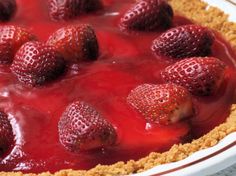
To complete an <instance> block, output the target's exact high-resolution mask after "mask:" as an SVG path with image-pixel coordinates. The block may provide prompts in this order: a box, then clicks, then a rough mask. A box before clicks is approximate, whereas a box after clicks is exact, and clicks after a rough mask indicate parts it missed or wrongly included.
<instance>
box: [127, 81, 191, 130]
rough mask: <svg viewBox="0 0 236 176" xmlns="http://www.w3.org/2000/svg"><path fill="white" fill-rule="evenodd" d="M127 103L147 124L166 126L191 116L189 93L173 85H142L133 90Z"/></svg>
mask: <svg viewBox="0 0 236 176" xmlns="http://www.w3.org/2000/svg"><path fill="white" fill-rule="evenodd" d="M127 102H128V104H130V105H131V106H133V107H134V108H135V109H136V110H138V111H139V112H140V113H141V114H142V115H143V116H144V118H145V119H146V120H147V121H148V122H154V123H160V124H162V125H168V124H171V123H176V122H178V121H180V120H181V119H184V118H187V117H190V116H192V115H193V104H192V99H191V96H190V93H189V92H188V91H187V90H186V89H185V88H184V87H182V86H178V85H175V84H160V85H154V84H143V85H140V86H138V87H136V88H135V89H133V90H132V91H131V92H130V94H129V96H128V97H127Z"/></svg>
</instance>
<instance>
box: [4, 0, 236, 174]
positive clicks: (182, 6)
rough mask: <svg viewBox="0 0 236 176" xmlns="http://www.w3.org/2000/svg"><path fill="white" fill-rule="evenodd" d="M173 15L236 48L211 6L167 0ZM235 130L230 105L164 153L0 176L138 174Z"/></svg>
mask: <svg viewBox="0 0 236 176" xmlns="http://www.w3.org/2000/svg"><path fill="white" fill-rule="evenodd" d="M169 3H170V4H171V5H172V7H173V9H174V11H175V13H176V14H180V15H182V16H186V17H188V18H189V19H191V20H193V21H194V22H196V23H198V24H201V25H203V26H206V27H209V28H211V29H214V30H216V31H218V32H219V33H221V34H222V36H223V37H224V38H225V39H226V40H227V41H229V42H230V43H231V45H232V46H233V48H236V23H233V22H229V21H228V15H226V14H225V13H224V12H223V11H221V10H219V9H217V8H215V7H211V6H209V5H208V4H206V3H205V2H202V1H200V0H169ZM235 131H236V105H232V108H231V114H230V116H229V117H228V119H227V121H226V122H225V123H223V124H221V125H219V126H218V127H216V128H214V129H213V130H211V131H210V132H209V133H208V134H206V135H204V136H202V137H201V138H199V139H196V140H193V141H192V142H191V143H186V144H178V145H174V146H172V148H171V149H170V150H169V151H167V152H164V153H155V152H153V153H150V154H149V155H148V156H146V157H144V158H142V159H140V160H138V161H134V160H130V161H128V162H126V163H125V162H122V161H121V162H118V163H115V164H113V165H108V166H107V165H98V166H96V167H95V168H93V169H90V170H88V171H83V170H81V171H75V170H61V171H58V172H56V173H55V174H51V173H49V172H45V173H41V174H23V173H20V172H0V176H52V175H55V176H114V175H129V174H132V173H140V172H143V171H145V170H148V169H150V168H152V167H154V166H157V165H161V164H165V163H170V162H176V161H179V160H182V159H185V158H186V157H188V156H190V155H191V154H192V153H194V152H196V151H199V150H202V149H206V148H209V147H212V146H214V145H216V144H217V143H218V142H219V141H220V140H221V139H223V138H224V137H225V136H227V135H228V134H230V133H232V132H235Z"/></svg>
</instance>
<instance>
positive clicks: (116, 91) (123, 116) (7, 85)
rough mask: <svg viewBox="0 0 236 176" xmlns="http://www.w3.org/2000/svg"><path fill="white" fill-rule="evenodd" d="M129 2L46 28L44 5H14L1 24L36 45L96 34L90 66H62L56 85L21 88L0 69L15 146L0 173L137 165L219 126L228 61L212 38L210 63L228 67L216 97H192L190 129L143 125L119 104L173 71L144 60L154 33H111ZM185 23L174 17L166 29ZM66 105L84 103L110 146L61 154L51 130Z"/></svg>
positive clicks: (28, 1)
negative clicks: (68, 30) (65, 32)
mask: <svg viewBox="0 0 236 176" xmlns="http://www.w3.org/2000/svg"><path fill="white" fill-rule="evenodd" d="M131 2H132V1H131V0H129V1H125V0H119V1H118V0H104V4H105V8H104V10H103V11H100V12H97V13H95V14H89V15H85V16H80V17H78V18H77V19H75V20H72V21H70V22H53V21H51V20H50V19H49V16H48V9H47V3H46V0H40V1H37V0H34V1H32V0H18V1H17V3H18V12H17V14H16V16H15V17H14V18H13V20H12V21H11V22H10V23H9V24H14V25H20V26H23V27H26V28H29V29H30V30H32V31H33V33H35V34H36V35H37V36H38V39H39V40H40V41H46V40H47V38H48V37H49V35H50V34H51V33H52V32H54V31H55V30H57V29H58V28H60V27H62V26H66V25H68V24H77V23H89V24H91V25H92V26H93V27H94V29H95V31H96V33H97V37H98V40H99V45H100V56H99V58H98V60H97V61H95V62H84V63H80V64H78V65H71V66H68V71H67V72H66V73H65V75H63V76H62V77H61V78H60V79H58V80H56V81H54V82H53V83H50V84H47V85H45V86H42V87H40V88H27V87H25V86H22V85H21V84H19V82H18V81H17V80H16V79H15V78H14V77H13V75H12V74H11V73H10V71H9V68H8V67H1V69H0V75H1V76H0V108H1V109H3V110H4V111H5V112H7V113H8V114H9V115H10V118H11V123H12V124H13V128H14V133H15V134H16V145H15V146H14V148H13V149H12V151H10V152H9V153H7V154H6V155H5V156H4V158H3V159H2V160H0V171H23V172H25V173H28V172H34V173H39V172H43V171H51V172H55V171H58V170H60V169H68V168H72V169H89V168H91V167H94V166H95V165H97V164H112V163H115V162H117V161H120V160H122V161H127V160H130V159H139V158H141V157H143V156H146V155H147V154H148V153H150V152H151V151H157V152H162V151H166V150H168V149H169V148H170V147H171V146H172V145H173V144H176V143H180V142H186V141H189V140H190V139H192V138H197V137H199V136H201V135H203V134H205V133H207V132H208V131H209V130H211V129H212V128H214V127H215V126H217V125H219V124H220V123H222V122H224V120H225V119H226V117H227V116H228V114H229V110H230V105H231V104H232V103H233V102H234V98H233V97H234V90H235V72H234V68H235V61H234V58H236V55H235V53H234V51H233V50H232V48H231V47H230V46H229V44H227V42H225V41H224V40H223V39H222V38H221V37H220V36H219V34H215V35H216V41H215V43H214V45H213V53H212V55H213V56H215V57H218V58H220V59H222V60H223V61H224V62H225V63H226V64H227V65H228V66H229V68H228V71H227V74H226V80H225V82H224V84H223V86H222V87H221V89H220V90H219V91H218V93H217V95H214V96H210V97H204V98H199V97H194V104H195V111H196V116H194V117H192V118H191V119H190V120H189V121H190V122H189V121H182V122H179V123H177V124H174V125H170V126H161V125H158V124H157V125H153V124H147V123H146V122H145V120H144V119H143V117H142V116H141V115H140V114H139V113H137V112H136V111H135V110H133V109H132V108H131V107H130V106H129V105H128V104H127V103H126V97H127V95H128V93H129V92H130V90H131V89H133V88H134V87H136V86H137V85H140V84H143V83H154V84H160V83H162V80H161V78H160V75H159V73H160V70H161V69H163V68H165V67H166V66H168V65H170V64H171V63H174V61H170V60H168V59H167V58H156V57H155V56H154V55H153V54H152V53H151V50H150V45H151V41H152V40H153V39H154V38H156V37H157V36H158V35H159V34H160V32H155V33H138V34H125V33H122V32H121V31H120V30H119V28H118V22H119V19H120V14H122V13H123V12H124V11H125V10H126V9H127V8H128V7H129V5H130V3H131ZM188 23H190V21H188V20H187V19H185V18H183V17H179V16H175V18H174V24H173V26H178V25H182V24H188ZM74 100H83V101H86V102H87V103H89V104H90V105H92V106H93V107H94V108H95V109H96V110H97V111H98V112H100V113H101V114H102V115H103V116H104V117H105V118H106V119H108V120H109V121H110V122H111V123H112V124H113V125H114V127H115V128H116V130H117V133H118V141H117V145H116V146H114V147H111V148H109V149H101V150H96V151H91V152H86V153H70V152H68V151H66V150H65V149H64V148H63V146H62V145H61V144H60V143H59V140H58V132H57V124H58V120H59V118H60V116H61V114H62V112H63V111H64V110H65V107H66V106H67V105H68V104H69V103H71V102H72V101H74Z"/></svg>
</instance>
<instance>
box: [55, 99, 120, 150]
mask: <svg viewBox="0 0 236 176" xmlns="http://www.w3.org/2000/svg"><path fill="white" fill-rule="evenodd" d="M58 130H59V138H60V142H61V143H62V145H63V146H64V147H65V148H66V149H68V150H70V151H72V152H79V151H87V150H92V149H97V148H102V147H108V146H111V145H114V144H115V142H116V138H117V135H116V131H115V129H114V127H113V126H112V125H111V124H110V123H109V122H108V121H107V120H106V119H104V118H103V117H102V116H101V115H100V114H99V113H98V112H97V111H96V110H95V109H93V108H92V107H91V106H89V105H88V104H86V103H85V102H81V101H75V102H73V103H72V104H70V105H69V106H68V107H67V108H66V110H65V112H64V113H63V115H62V117H61V119H60V121H59V124H58Z"/></svg>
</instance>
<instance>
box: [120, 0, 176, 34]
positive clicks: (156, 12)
mask: <svg viewBox="0 0 236 176" xmlns="http://www.w3.org/2000/svg"><path fill="white" fill-rule="evenodd" d="M172 19H173V10H172V8H171V6H170V5H169V4H168V3H167V2H166V1H165V0H140V1H138V2H137V3H136V4H134V5H133V6H132V7H131V8H130V9H129V10H128V11H127V12H126V13H125V14H124V16H123V17H122V18H121V21H120V28H121V29H122V30H140V31H154V30H158V29H166V28H168V27H170V26H171V24H172Z"/></svg>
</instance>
